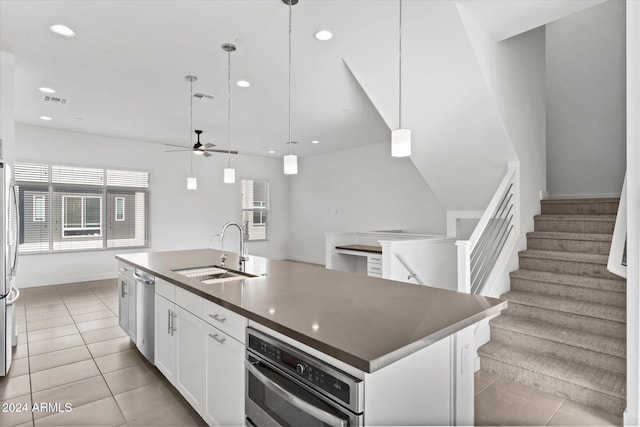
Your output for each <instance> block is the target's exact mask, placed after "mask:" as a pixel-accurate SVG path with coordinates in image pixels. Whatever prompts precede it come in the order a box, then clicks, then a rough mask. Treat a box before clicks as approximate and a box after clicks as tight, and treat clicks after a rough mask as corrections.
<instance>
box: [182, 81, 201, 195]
mask: <svg viewBox="0 0 640 427" xmlns="http://www.w3.org/2000/svg"><path fill="white" fill-rule="evenodd" d="M185 80H187V81H188V82H189V84H190V86H191V92H190V95H189V140H191V135H193V82H195V81H197V80H198V78H197V77H196V76H186V77H185ZM189 146H191V142H189ZM189 164H190V167H189V176H188V177H187V190H197V189H198V178H196V177H194V176H193V156H191V155H189Z"/></svg>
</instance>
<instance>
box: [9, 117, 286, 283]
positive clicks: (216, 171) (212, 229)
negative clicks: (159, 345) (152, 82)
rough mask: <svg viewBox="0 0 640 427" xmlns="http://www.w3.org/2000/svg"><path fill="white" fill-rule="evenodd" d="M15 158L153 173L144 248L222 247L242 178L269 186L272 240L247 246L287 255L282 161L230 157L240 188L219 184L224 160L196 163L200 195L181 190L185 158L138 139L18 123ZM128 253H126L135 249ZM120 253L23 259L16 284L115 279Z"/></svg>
mask: <svg viewBox="0 0 640 427" xmlns="http://www.w3.org/2000/svg"><path fill="white" fill-rule="evenodd" d="M16 141H17V160H18V161H34V162H46V163H59V164H69V165H82V166H101V167H105V166H107V167H113V168H123V169H127V168H131V169H140V170H148V171H150V172H151V194H150V225H151V227H150V230H151V232H150V233H151V235H150V237H151V248H150V249H149V250H154V251H158V250H173V249H187V248H202V247H214V248H219V247H220V246H219V243H218V241H217V238H214V237H213V235H214V234H216V233H219V232H220V229H221V228H222V225H223V224H224V223H225V222H226V221H231V220H235V221H238V222H239V221H240V219H241V216H240V178H241V177H245V178H263V179H268V180H269V181H270V183H271V212H270V216H269V227H270V229H269V236H270V238H269V241H267V242H256V243H249V244H248V245H247V247H248V249H249V253H250V254H251V253H253V254H256V255H263V256H269V257H271V258H276V259H277V258H284V257H285V256H286V252H287V247H286V245H287V231H288V230H287V227H288V223H289V221H288V206H289V203H288V182H287V178H286V177H285V176H284V175H283V174H282V163H281V159H271V158H266V157H255V156H243V155H240V156H234V157H233V158H232V162H233V166H234V167H235V168H236V176H237V183H236V184H233V185H230V184H223V182H222V170H223V168H224V167H225V165H226V157H224V156H223V155H214V156H213V157H210V158H208V159H205V158H201V157H197V158H195V159H194V175H195V176H196V177H197V178H198V190H197V191H195V192H192V191H187V190H186V177H187V175H188V174H189V156H191V155H192V154H191V153H189V152H185V153H165V152H164V151H165V149H166V147H164V146H162V145H158V144H151V143H145V142H140V141H128V140H122V139H116V138H107V137H100V136H95V135H89V134H80V133H73V132H66V131H58V130H52V129H45V128H40V127H34V126H27V125H20V124H18V125H17V126H16ZM229 233H230V234H229V236H228V237H226V238H225V249H227V250H229V251H235V252H237V247H238V236H236V234H237V233H233V230H230V231H229ZM138 251H140V250H139V249H138V250H128V252H138ZM123 252H127V251H125V250H107V251H96V252H75V253H58V254H38V255H22V256H21V258H20V265H19V271H18V276H17V280H18V285H19V286H20V287H26V286H38V285H44V284H54V283H66V282H77V281H84V280H96V279H103V278H109V277H114V275H115V271H116V270H115V260H114V255H115V254H117V253H123Z"/></svg>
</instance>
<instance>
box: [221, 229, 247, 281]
mask: <svg viewBox="0 0 640 427" xmlns="http://www.w3.org/2000/svg"><path fill="white" fill-rule="evenodd" d="M231 225H234V226H236V227H238V231H239V232H240V255H239V258H238V259H239V264H240V271H244V262H245V261H246V260H247V259H249V257H248V256H245V254H244V232H243V230H242V226H241V225H240V224H238V223H237V222H233V221H229V222H227V223H226V224H225V225H224V226H223V227H222V231H221V232H220V242H221V243H222V244H223V245H224V240H223V239H224V232H225V231H226V230H227V228H228V227H229V226H231ZM220 260H221V261H222V265H223V266H224V263H225V261H226V260H227V254H226V253H224V250H223V251H222V256H221V257H220Z"/></svg>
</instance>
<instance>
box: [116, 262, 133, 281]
mask: <svg viewBox="0 0 640 427" xmlns="http://www.w3.org/2000/svg"><path fill="white" fill-rule="evenodd" d="M135 271H136V268H135V267H134V266H132V265H131V264H127V263H126V262H122V261H118V274H121V275H123V276H124V277H128V278H129V279H133V273H134V272H135Z"/></svg>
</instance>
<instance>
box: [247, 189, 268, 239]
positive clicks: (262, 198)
mask: <svg viewBox="0 0 640 427" xmlns="http://www.w3.org/2000/svg"><path fill="white" fill-rule="evenodd" d="M268 211H269V181H267V180H264V179H243V180H242V222H243V226H244V227H243V228H244V231H245V236H244V238H245V240H266V239H267V213H268Z"/></svg>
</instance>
